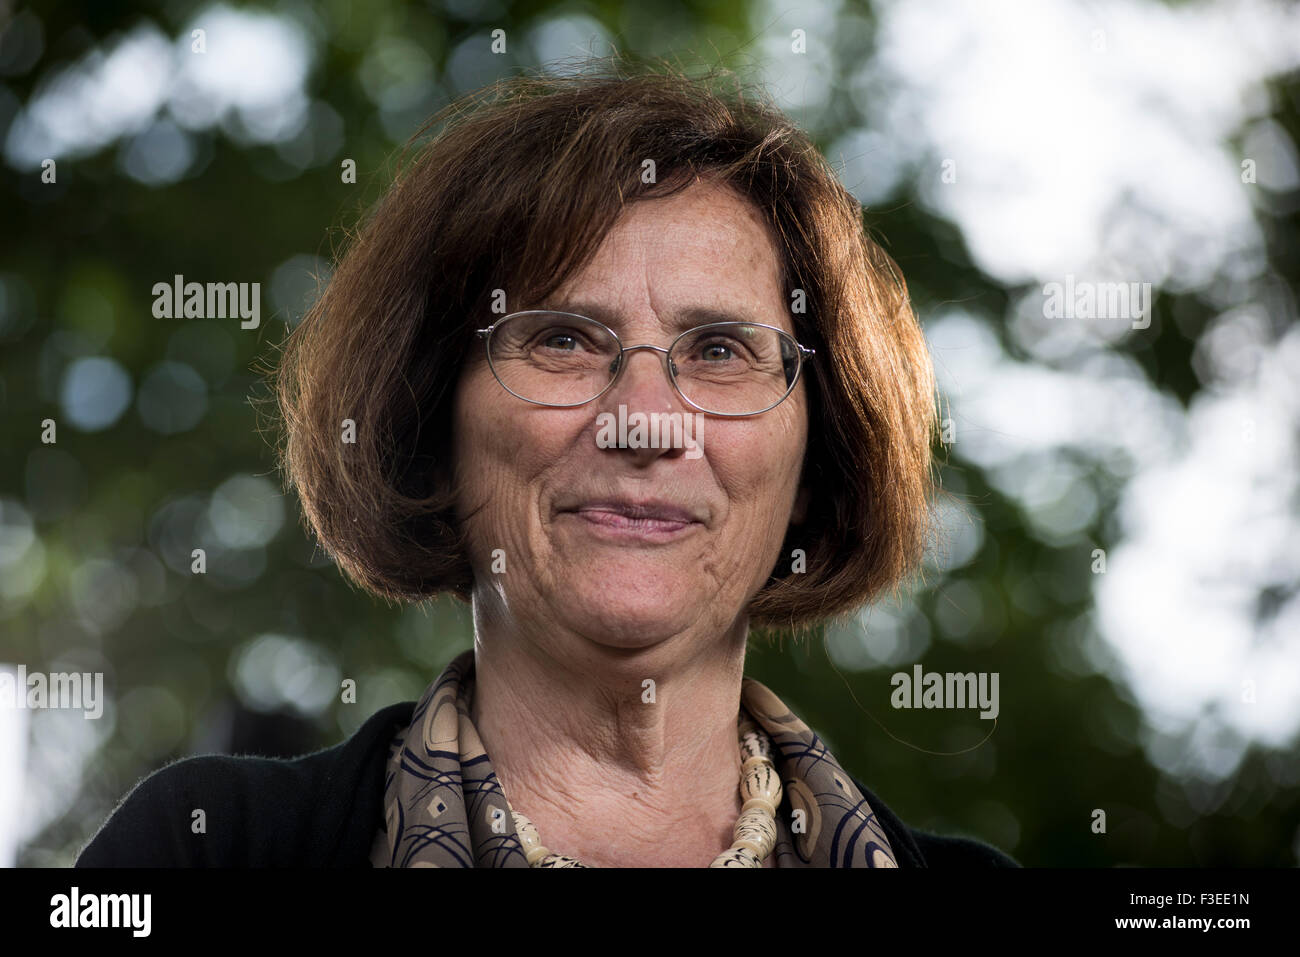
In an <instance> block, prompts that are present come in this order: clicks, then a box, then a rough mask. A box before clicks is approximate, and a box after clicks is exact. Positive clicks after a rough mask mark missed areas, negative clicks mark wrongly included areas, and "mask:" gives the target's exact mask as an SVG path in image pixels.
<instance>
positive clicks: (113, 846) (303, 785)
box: [76, 702, 414, 867]
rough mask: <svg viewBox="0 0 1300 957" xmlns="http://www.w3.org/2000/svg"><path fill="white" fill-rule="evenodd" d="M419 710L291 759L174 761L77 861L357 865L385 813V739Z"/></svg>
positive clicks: (388, 715)
mask: <svg viewBox="0 0 1300 957" xmlns="http://www.w3.org/2000/svg"><path fill="white" fill-rule="evenodd" d="M413 708H414V702H403V703H401V704H396V705H391V706H389V707H387V708H384V709H382V710H381V711H378V712H376V713H375V714H373V715H371V716H370V718H368V719H367V720H366V722H365V723H364V724H363V725H362V726H361V727H360V728H359V729H357V731H356V733H355V734H353V735H352V737H351V738H349V739H348V740H347V741H344V742H342V743H341V744H337V745H335V746H333V747H330V748H325V749H323V750H321V751H317V752H314V753H312V754H308V755H304V756H303V757H300V758H294V759H292V760H284V759H276V758H261V757H238V756H231V755H202V756H199V757H191V758H185V759H182V760H180V761H176V762H174V763H173V764H169V765H167V766H166V767H164V768H162V769H160V770H158V771H156V772H154V773H153V774H151V775H149V776H148V777H146V778H145V779H144V780H143V781H141V782H140V783H139V784H138V785H136V787H135V788H133V789H132V790H131V792H130V793H129V794H127V796H126V797H125V798H124V799H123V800H122V801H121V802H120V803H119V805H118V806H117V808H116V809H115V810H114V811H113V813H112V814H111V815H110V816H109V818H108V820H107V821H106V822H105V823H104V825H103V826H102V827H101V828H100V829H99V831H98V832H97V833H96V834H95V836H94V837H93V838H91V840H90V841H89V843H87V845H86V847H85V848H84V849H83V850H82V852H81V854H80V856H79V857H78V858H77V863H76V866H77V867H289V866H307V867H331V866H349V865H353V864H355V863H356V861H357V857H358V851H360V853H361V856H362V857H363V856H364V850H365V848H366V847H367V846H368V842H369V841H370V839H371V837H372V835H373V832H374V827H375V821H376V820H377V819H378V817H379V816H380V811H379V808H380V805H381V804H382V794H383V774H384V765H385V763H386V761H387V757H388V742H389V741H390V740H391V738H392V736H393V734H394V733H395V732H396V730H397V729H398V728H399V727H402V726H403V725H405V724H406V723H409V721H410V719H411V712H412V709H413Z"/></svg>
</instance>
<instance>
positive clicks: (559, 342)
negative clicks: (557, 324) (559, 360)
mask: <svg viewBox="0 0 1300 957" xmlns="http://www.w3.org/2000/svg"><path fill="white" fill-rule="evenodd" d="M542 345H543V346H545V347H546V348H548V349H563V350H565V351H572V350H574V349H576V348H578V340H577V338H576V337H574V336H571V335H569V334H568V333H566V332H556V333H553V334H551V335H549V336H547V337H546V338H545V339H544V340H543V341H542Z"/></svg>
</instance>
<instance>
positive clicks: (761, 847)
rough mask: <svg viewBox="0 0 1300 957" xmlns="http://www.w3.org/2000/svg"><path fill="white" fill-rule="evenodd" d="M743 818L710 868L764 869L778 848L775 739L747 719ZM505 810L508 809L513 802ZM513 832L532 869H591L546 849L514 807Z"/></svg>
mask: <svg viewBox="0 0 1300 957" xmlns="http://www.w3.org/2000/svg"><path fill="white" fill-rule="evenodd" d="M738 731H739V735H740V799H741V801H742V802H744V803H743V805H742V807H741V809H740V817H739V818H737V819H736V826H735V828H734V829H733V830H732V841H733V842H732V845H731V847H729V848H728V849H727V850H725V851H723V852H722V853H721V854H719V855H718V856H717V857H715V858H714V859H713V863H712V864H710V865H709V866H710V867H762V866H763V861H764V860H766V859H767V856H768V855H769V854H771V853H772V848H773V847H774V846H775V845H776V809H777V806H778V805H779V804H780V803H781V776H780V775H779V774H777V771H776V765H774V764H773V763H772V739H771V738H770V737H768V735H767V732H766V731H764V730H763V729H762V728H760V727H759V726H758V725H756V724H755V723H754V722H753V721H750V720H749V719H748V718H744V719H742V720H741V721H740V723H739V726H738ZM506 806H507V807H510V802H509V800H507V801H506ZM510 814H511V816H512V817H513V818H514V822H515V833H516V834H517V835H518V836H519V842H520V843H521V844H523V846H524V856H525V857H526V858H527V860H528V866H529V867H589V866H590V865H588V864H584V863H582V861H580V860H578V859H577V858H576V857H568V856H566V855H564V854H556V853H555V852H554V851H552V850H551V849H550V848H548V847H546V846H545V845H543V844H542V839H541V835H540V834H538V831H537V825H535V824H534V823H533V822H532V821H530V820H528V818H527V817H525V816H524V815H523V814H520V813H519V812H518V811H516V810H515V809H514V808H513V807H511V808H510Z"/></svg>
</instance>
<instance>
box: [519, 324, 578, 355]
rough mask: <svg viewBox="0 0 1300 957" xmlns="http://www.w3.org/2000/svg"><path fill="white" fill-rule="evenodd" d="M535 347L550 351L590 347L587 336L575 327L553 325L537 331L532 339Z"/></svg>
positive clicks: (571, 350)
mask: <svg viewBox="0 0 1300 957" xmlns="http://www.w3.org/2000/svg"><path fill="white" fill-rule="evenodd" d="M533 341H534V342H536V344H537V348H539V349H546V350H548V351H551V352H577V351H579V350H580V349H587V348H590V343H589V342H588V341H587V338H586V337H585V336H584V335H583V334H582V333H581V332H580V331H578V330H577V329H572V328H569V327H567V326H555V327H552V328H550V329H547V330H546V331H545V332H541V333H539V334H538V335H537V336H536V337H535V339H534V340H533Z"/></svg>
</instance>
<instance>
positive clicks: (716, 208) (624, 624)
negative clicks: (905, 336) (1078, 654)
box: [454, 182, 808, 649]
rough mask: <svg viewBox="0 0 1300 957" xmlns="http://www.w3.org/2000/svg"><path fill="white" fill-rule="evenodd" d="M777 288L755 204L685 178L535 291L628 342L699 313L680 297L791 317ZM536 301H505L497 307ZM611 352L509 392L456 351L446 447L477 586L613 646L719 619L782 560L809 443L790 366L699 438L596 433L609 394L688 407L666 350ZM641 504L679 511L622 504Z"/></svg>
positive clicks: (753, 315)
mask: <svg viewBox="0 0 1300 957" xmlns="http://www.w3.org/2000/svg"><path fill="white" fill-rule="evenodd" d="M508 293H509V290H507V294H508ZM788 302H789V300H788V298H787V294H786V291H785V290H783V289H782V288H781V286H780V284H779V269H778V260H777V250H776V247H775V246H774V245H773V242H772V240H771V238H770V237H769V234H768V232H767V230H766V229H765V228H764V226H763V223H762V221H761V220H760V219H759V218H758V212H757V210H756V209H755V208H754V207H752V206H751V205H750V204H749V203H747V202H746V201H744V200H742V199H741V198H739V197H738V196H737V195H736V194H734V193H732V192H731V191H729V190H727V189H725V188H723V187H719V186H716V185H714V184H708V183H698V182H697V183H696V184H695V185H693V186H691V187H689V188H687V189H685V190H683V191H682V192H679V193H677V194H675V195H673V196H670V197H668V198H665V199H656V200H647V201H642V202H639V203H636V204H634V205H632V206H631V207H629V208H628V210H627V211H626V212H625V214H624V216H623V217H622V219H621V220H620V221H619V222H618V223H617V224H616V226H615V227H614V228H613V230H612V231H611V232H610V233H609V235H608V236H607V237H606V238H605V240H604V242H603V244H602V245H601V247H600V249H599V251H598V252H597V254H596V256H595V258H594V259H593V260H592V262H591V263H590V264H589V265H588V266H587V267H586V268H585V269H584V270H583V271H582V272H581V273H579V274H577V275H575V276H573V277H572V278H571V280H570V281H569V282H568V283H567V284H566V285H565V286H564V287H563V288H561V289H560V290H558V292H557V293H556V295H555V296H553V297H552V298H551V299H550V300H548V302H547V303H546V305H547V306H549V307H552V308H556V309H564V311H568V312H576V313H579V314H583V315H589V316H591V318H596V319H601V320H603V321H604V322H605V324H606V325H608V326H609V327H610V328H612V329H613V330H614V331H615V332H617V333H618V335H619V337H620V338H621V339H622V341H623V344H624V345H625V346H630V345H638V344H642V343H652V344H654V345H657V346H662V347H665V348H666V347H667V346H668V345H669V344H670V343H671V342H672V340H673V338H674V336H676V335H677V333H678V332H680V331H682V329H684V328H689V327H690V326H693V325H698V324H701V323H702V322H705V321H708V320H701V319H696V320H690V319H689V318H686V317H685V315H684V314H685V313H686V312H687V311H689V310H693V309H710V310H714V311H717V312H724V313H729V314H736V315H737V316H739V317H748V318H749V319H751V320H753V321H757V322H762V323H766V324H768V325H773V326H776V327H778V328H781V329H784V330H786V331H787V332H790V333H793V332H794V327H793V325H792V323H791V321H790V316H789V309H788V305H787V303H788ZM533 307H535V304H530V305H529V306H524V305H521V304H519V303H516V302H511V303H510V309H511V310H512V311H513V310H519V309H522V308H533ZM597 308H599V309H600V310H601V314H600V315H592V313H593V312H594V311H595V310H596V309H597ZM624 362H625V363H626V365H625V367H624V368H623V371H622V375H621V376H620V378H619V380H618V382H617V383H615V385H614V386H613V387H611V388H610V389H608V390H607V391H606V392H605V393H604V394H602V395H601V396H600V397H599V398H596V399H594V400H593V401H591V402H589V403H587V404H586V405H582V406H577V407H574V408H550V407H545V406H539V405H533V404H531V403H527V402H524V401H523V400H521V399H519V398H516V397H515V396H513V395H511V394H510V393H508V392H506V391H505V389H503V388H502V387H501V385H500V384H499V383H498V382H497V381H496V379H495V378H494V377H493V375H492V372H491V370H490V369H489V368H488V366H487V363H486V362H485V361H478V359H475V360H473V361H471V362H470V363H469V364H468V365H467V368H466V370H465V372H464V374H463V375H462V376H461V380H460V383H459V386H458V390H457V400H456V412H455V415H456V422H455V429H454V433H455V446H454V448H455V451H454V454H455V457H456V458H455V461H456V471H457V476H458V479H459V483H460V484H459V488H460V489H461V497H460V512H461V515H462V516H469V517H467V518H465V520H466V521H467V522H468V531H469V538H470V543H471V544H470V559H471V563H472V565H473V568H474V575H475V600H476V603H478V605H479V607H480V610H481V611H482V612H484V613H486V614H487V615H489V616H495V615H506V616H507V617H508V619H509V620H512V621H513V622H515V623H516V624H517V625H520V626H522V627H523V628H525V629H526V630H527V631H528V632H529V633H530V634H543V633H551V632H553V631H554V629H553V628H548V626H551V625H555V624H558V625H561V626H563V627H564V628H565V629H567V630H568V631H570V632H574V633H577V634H579V635H582V636H584V637H586V638H587V639H588V640H591V641H596V642H599V643H601V644H603V645H606V646H609V647H613V648H629V649H630V648H640V647H644V646H647V645H650V644H654V643H656V642H658V641H662V640H664V639H665V638H668V637H670V636H672V635H675V634H679V633H684V632H692V633H702V634H715V635H716V634H720V633H722V632H723V631H725V630H727V629H729V628H731V627H732V625H733V624H735V622H736V619H737V616H738V614H739V613H740V611H741V609H742V608H743V607H744V606H745V605H746V604H747V603H748V601H749V599H750V598H751V597H752V596H753V595H754V594H755V593H756V592H757V591H758V590H759V588H761V587H762V585H763V583H764V582H765V581H766V580H767V576H768V575H769V573H770V572H771V571H772V569H773V566H774V565H775V564H776V562H777V561H778V559H779V560H781V561H788V560H789V556H781V555H779V551H780V547H781V543H782V541H783V539H784V537H785V533H786V529H787V526H788V524H789V521H790V517H791V513H792V509H793V508H794V506H795V501H796V497H797V494H798V482H799V477H800V467H801V464H802V462H803V457H804V450H805V446H806V443H807V433H808V413H807V407H806V401H807V399H806V395H805V392H804V387H803V378H802V376H801V377H800V381H799V383H798V384H797V385H796V387H795V390H794V391H793V392H792V393H791V394H790V395H789V396H788V397H787V398H786V399H785V401H783V402H782V403H781V404H779V405H778V406H776V407H775V408H773V409H771V410H769V411H767V412H764V413H763V414H761V415H757V416H752V417H749V418H719V417H716V416H705V417H704V424H703V428H702V429H701V430H700V432H699V433H698V434H697V435H696V436H695V437H696V438H697V439H698V444H699V449H698V451H695V450H692V449H691V448H689V447H686V448H681V447H678V448H617V447H602V444H600V443H598V438H599V437H600V435H601V429H600V425H601V424H603V423H604V422H606V421H608V418H609V417H608V416H605V417H603V418H602V419H601V421H600V422H598V421H597V417H598V416H601V414H602V413H610V415H612V416H613V417H614V421H618V416H619V406H620V405H622V406H624V407H625V412H624V417H625V418H626V417H629V416H631V415H633V414H634V413H637V412H641V413H645V414H650V413H661V414H662V413H671V412H677V413H681V414H682V415H683V417H684V418H690V416H691V414H692V413H694V411H695V410H693V409H692V408H691V407H690V406H688V405H686V404H685V403H684V402H683V401H682V399H681V397H680V396H679V395H678V394H677V393H676V392H675V391H674V389H673V387H672V384H671V383H670V382H669V380H668V377H667V374H666V372H665V368H664V356H663V353H657V352H652V351H650V350H637V351H635V352H631V353H627V354H626V355H625V356H624ZM633 421H635V420H633ZM661 421H662V420H661ZM692 421H695V420H692ZM604 444H606V445H607V444H608V443H604ZM661 444H663V443H661ZM647 504H649V505H650V508H651V511H652V512H654V511H655V510H658V511H659V513H660V514H662V513H663V511H664V509H665V508H673V509H677V510H679V512H681V513H685V516H686V519H687V520H679V521H669V520H658V521H656V520H653V519H646V518H644V517H642V518H637V517H636V516H637V515H644V513H634V514H633V515H628V514H626V513H627V512H628V511H631V509H629V508H627V507H626V506H637V505H641V506H645V505H647ZM474 509H478V511H477V512H474V513H473V514H472V515H471V512H472V511H473V510H474ZM498 550H499V551H498ZM503 566H504V571H502V570H501V569H502V567H503ZM494 568H495V569H496V570H494Z"/></svg>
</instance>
